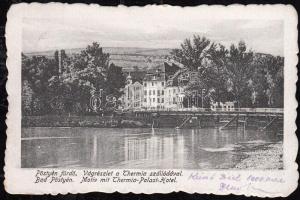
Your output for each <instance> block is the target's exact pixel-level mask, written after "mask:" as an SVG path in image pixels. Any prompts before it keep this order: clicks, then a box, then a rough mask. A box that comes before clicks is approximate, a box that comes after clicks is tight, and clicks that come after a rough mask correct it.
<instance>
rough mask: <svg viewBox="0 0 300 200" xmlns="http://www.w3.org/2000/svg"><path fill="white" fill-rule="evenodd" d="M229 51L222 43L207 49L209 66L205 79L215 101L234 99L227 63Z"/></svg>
mask: <svg viewBox="0 0 300 200" xmlns="http://www.w3.org/2000/svg"><path fill="white" fill-rule="evenodd" d="M228 56H229V51H228V50H227V49H226V48H225V46H223V45H221V44H215V43H213V44H211V46H210V48H209V49H208V50H207V57H208V60H209V62H208V67H207V70H206V71H205V74H204V76H203V80H204V81H205V82H206V85H208V86H209V89H210V90H211V91H213V92H212V99H213V100H214V101H215V102H224V101H229V100H232V99H230V97H231V94H230V92H229V91H228V78H227V65H228Z"/></svg>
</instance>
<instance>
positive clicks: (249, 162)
mask: <svg viewBox="0 0 300 200" xmlns="http://www.w3.org/2000/svg"><path fill="white" fill-rule="evenodd" d="M250 145H251V144H250ZM243 157H245V158H244V159H242V160H241V162H239V163H238V164H237V165H236V166H235V167H234V168H237V169H247V170H248V169H262V170H264V169H283V143H282V142H278V143H271V144H262V145H257V146H255V147H253V148H250V149H248V150H244V151H243Z"/></svg>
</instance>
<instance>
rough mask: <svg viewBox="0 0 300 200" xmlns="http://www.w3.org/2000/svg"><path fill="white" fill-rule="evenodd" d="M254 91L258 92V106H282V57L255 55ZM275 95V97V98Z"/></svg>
mask: <svg viewBox="0 0 300 200" xmlns="http://www.w3.org/2000/svg"><path fill="white" fill-rule="evenodd" d="M256 57H257V58H256V59H255V67H256V71H255V73H254V74H255V76H253V82H254V84H255V85H254V89H253V90H254V91H255V92H256V93H257V94H258V96H259V97H260V99H258V103H259V106H263V107H266V106H268V107H274V106H275V107H282V106H283V98H282V96H283V65H284V59H283V57H280V56H277V57H274V56H272V55H263V56H261V55H260V56H256ZM276 97H277V98H276Z"/></svg>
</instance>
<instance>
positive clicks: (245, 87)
mask: <svg viewBox="0 0 300 200" xmlns="http://www.w3.org/2000/svg"><path fill="white" fill-rule="evenodd" d="M252 61H253V52H252V51H249V50H247V47H246V44H245V42H243V41H240V42H239V44H238V46H237V47H236V46H235V45H234V44H232V45H231V46H230V50H229V57H228V64H227V68H226V74H227V77H228V84H229V91H230V92H232V93H233V95H234V99H235V101H236V102H237V104H238V107H240V106H241V105H242V106H247V105H248V104H251V98H250V94H249V92H250V90H249V84H250V82H249V81H250V79H251V77H252V75H253V70H254V67H253V64H252Z"/></svg>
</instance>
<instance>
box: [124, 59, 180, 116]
mask: <svg viewBox="0 0 300 200" xmlns="http://www.w3.org/2000/svg"><path fill="white" fill-rule="evenodd" d="M179 69H180V68H178V67H175V66H170V65H168V64H164V65H162V66H157V67H156V68H154V69H151V70H149V71H148V72H147V74H146V75H145V77H144V79H143V82H142V84H141V83H138V82H135V83H132V81H131V77H130V75H129V77H127V85H126V86H125V88H124V95H123V96H122V97H121V101H122V107H123V108H124V109H133V110H139V109H143V110H177V109H181V108H183V98H184V91H183V87H179V86H178V84H177V83H174V82H173V77H174V76H175V74H179V73H177V72H178V70H179ZM175 82H176V81H175Z"/></svg>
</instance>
